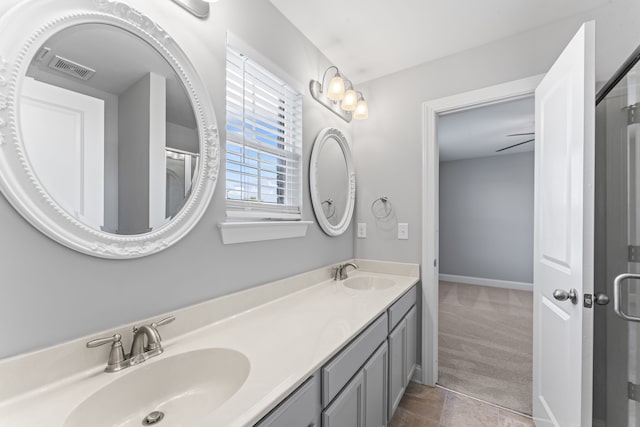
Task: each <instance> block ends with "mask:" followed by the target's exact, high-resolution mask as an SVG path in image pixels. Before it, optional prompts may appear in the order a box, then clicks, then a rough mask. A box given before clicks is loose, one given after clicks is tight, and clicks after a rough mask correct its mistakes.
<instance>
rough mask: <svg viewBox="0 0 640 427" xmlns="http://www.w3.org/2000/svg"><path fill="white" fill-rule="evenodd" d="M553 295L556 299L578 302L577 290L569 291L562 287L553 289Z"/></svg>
mask: <svg viewBox="0 0 640 427" xmlns="http://www.w3.org/2000/svg"><path fill="white" fill-rule="evenodd" d="M553 297H554V298H555V299H557V300H558V301H566V300H570V301H571V302H572V303H574V304H577V303H578V291H576V290H575V289H571V290H570V291H569V292H567V291H565V290H564V289H556V290H555V291H553Z"/></svg>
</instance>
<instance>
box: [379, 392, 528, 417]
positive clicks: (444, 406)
mask: <svg viewBox="0 0 640 427" xmlns="http://www.w3.org/2000/svg"><path fill="white" fill-rule="evenodd" d="M533 425H534V424H533V421H532V420H531V418H528V417H524V416H521V415H518V414H515V413H513V412H510V411H507V410H504V409H501V408H498V407H497V406H493V405H490V404H487V403H483V402H481V401H478V400H475V399H472V398H469V397H466V396H464V395H461V394H458V393H455V392H451V391H448V390H445V389H443V388H440V387H428V386H423V385H420V384H416V383H413V382H412V383H410V384H409V386H408V387H407V390H406V392H405V395H404V397H403V398H402V400H401V401H400V405H399V406H398V409H397V410H396V413H395V415H394V416H393V418H392V419H391V422H390V423H389V427H529V426H533Z"/></svg>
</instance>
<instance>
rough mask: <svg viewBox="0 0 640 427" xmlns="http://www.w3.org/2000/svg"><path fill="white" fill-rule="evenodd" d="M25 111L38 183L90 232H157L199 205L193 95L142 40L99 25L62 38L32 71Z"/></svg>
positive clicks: (71, 30)
mask: <svg viewBox="0 0 640 427" xmlns="http://www.w3.org/2000/svg"><path fill="white" fill-rule="evenodd" d="M97 47H99V48H97ZM18 111H19V115H20V125H21V126H20V127H21V133H22V139H23V141H24V145H25V147H26V152H27V156H28V159H29V162H30V163H31V167H32V168H33V170H34V172H35V174H36V176H37V178H38V180H39V181H40V183H41V184H42V186H43V187H44V188H45V189H46V191H47V192H48V193H49V195H50V196H51V197H52V198H53V199H54V200H55V201H56V202H57V204H58V205H59V206H61V207H62V208H63V209H64V210H65V211H66V212H67V213H69V214H70V215H72V216H73V217H75V218H76V219H77V220H79V221H80V222H82V223H84V224H85V225H87V226H89V227H91V228H93V229H95V230H101V231H105V232H108V233H113V234H120V235H134V234H143V233H148V232H150V231H153V230H156V229H158V228H160V227H162V226H163V225H165V224H167V223H168V222H169V221H171V219H172V218H173V217H175V216H176V214H177V213H178V212H180V210H181V208H182V207H183V206H184V205H185V203H186V201H187V200H188V199H189V197H190V195H191V189H192V186H193V185H194V179H195V177H197V176H198V168H199V167H200V165H199V146H200V145H199V140H198V128H197V122H196V118H195V115H194V112H193V108H192V106H191V102H190V100H189V96H188V94H187V92H186V90H185V88H184V86H183V84H182V81H181V79H180V78H179V76H178V75H176V73H175V71H174V70H173V68H172V67H171V65H170V64H169V63H168V62H167V61H166V60H165V59H164V58H163V57H162V55H161V54H160V53H158V52H157V51H156V50H155V49H154V48H153V47H152V46H150V45H149V44H147V43H146V42H145V41H144V40H142V39H141V38H139V37H137V36H135V35H133V34H132V33H130V32H128V31H126V30H124V29H122V28H118V27H115V26H112V25H107V24H99V23H90V24H80V25H74V26H71V27H68V28H65V29H63V30H62V31H59V32H58V33H56V34H55V35H53V36H52V37H51V38H49V39H48V40H47V41H46V42H45V43H44V44H43V45H42V46H41V47H40V49H39V50H38V52H37V54H36V55H35V57H34V58H33V60H32V61H31V63H30V65H29V68H28V71H27V76H26V77H25V78H24V79H23V81H22V86H21V91H20V96H19V110H18Z"/></svg>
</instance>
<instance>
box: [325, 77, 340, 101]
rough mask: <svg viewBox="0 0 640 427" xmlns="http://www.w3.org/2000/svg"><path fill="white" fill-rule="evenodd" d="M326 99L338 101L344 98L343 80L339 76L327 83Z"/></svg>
mask: <svg viewBox="0 0 640 427" xmlns="http://www.w3.org/2000/svg"><path fill="white" fill-rule="evenodd" d="M327 98H329V99H330V100H332V101H340V100H342V98H344V80H343V79H342V77H340V74H336V75H335V76H334V77H333V78H332V79H331V81H330V82H329V89H327Z"/></svg>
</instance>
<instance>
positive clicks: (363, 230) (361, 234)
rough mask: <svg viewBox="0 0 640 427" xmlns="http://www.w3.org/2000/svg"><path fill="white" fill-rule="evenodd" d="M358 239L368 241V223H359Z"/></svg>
mask: <svg viewBox="0 0 640 427" xmlns="http://www.w3.org/2000/svg"><path fill="white" fill-rule="evenodd" d="M358 238H359V239H366V238H367V223H366V222H359V223H358Z"/></svg>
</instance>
